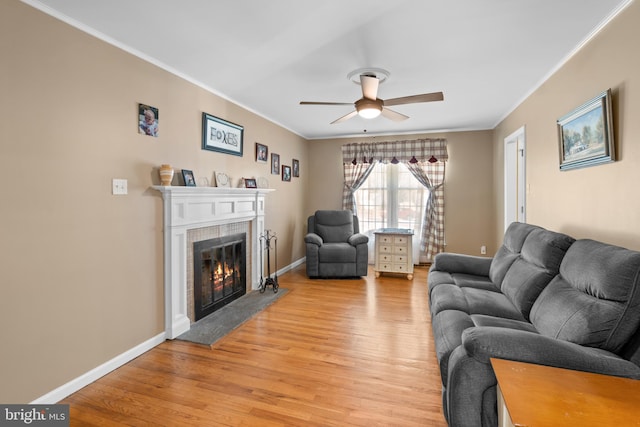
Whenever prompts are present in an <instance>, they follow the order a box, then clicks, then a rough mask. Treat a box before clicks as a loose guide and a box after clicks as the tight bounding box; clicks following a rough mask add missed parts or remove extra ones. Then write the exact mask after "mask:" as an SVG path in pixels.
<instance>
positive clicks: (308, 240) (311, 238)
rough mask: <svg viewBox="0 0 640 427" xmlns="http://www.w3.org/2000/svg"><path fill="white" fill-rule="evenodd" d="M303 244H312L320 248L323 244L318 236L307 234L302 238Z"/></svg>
mask: <svg viewBox="0 0 640 427" xmlns="http://www.w3.org/2000/svg"><path fill="white" fill-rule="evenodd" d="M304 242H305V243H313V244H314V245H317V246H322V243H323V241H322V237H320V236H318V235H317V234H316V233H308V234H307V235H306V236H304Z"/></svg>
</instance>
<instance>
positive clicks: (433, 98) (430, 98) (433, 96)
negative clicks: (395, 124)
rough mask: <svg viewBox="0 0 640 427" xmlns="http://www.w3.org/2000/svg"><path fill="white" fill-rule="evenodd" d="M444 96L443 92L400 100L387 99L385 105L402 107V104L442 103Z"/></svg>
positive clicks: (401, 98)
mask: <svg viewBox="0 0 640 427" xmlns="http://www.w3.org/2000/svg"><path fill="white" fill-rule="evenodd" d="M443 99H444V95H443V94H442V92H433V93H424V94H422V95H412V96H403V97H400V98H391V99H385V100H384V105H401V104H415V103H417V102H433V101H442V100H443Z"/></svg>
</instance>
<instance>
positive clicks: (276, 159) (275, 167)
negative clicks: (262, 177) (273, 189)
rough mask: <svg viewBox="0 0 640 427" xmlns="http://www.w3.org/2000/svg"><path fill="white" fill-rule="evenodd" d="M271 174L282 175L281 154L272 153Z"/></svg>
mask: <svg viewBox="0 0 640 427" xmlns="http://www.w3.org/2000/svg"><path fill="white" fill-rule="evenodd" d="M271 174H272V175H280V154H276V153H271Z"/></svg>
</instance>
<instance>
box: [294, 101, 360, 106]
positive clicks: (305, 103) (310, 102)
mask: <svg viewBox="0 0 640 427" xmlns="http://www.w3.org/2000/svg"><path fill="white" fill-rule="evenodd" d="M300 105H353V102H312V101H300Z"/></svg>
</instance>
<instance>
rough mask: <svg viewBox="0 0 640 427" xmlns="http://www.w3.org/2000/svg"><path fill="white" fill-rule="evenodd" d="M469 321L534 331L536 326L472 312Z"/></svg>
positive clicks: (483, 324)
mask: <svg viewBox="0 0 640 427" xmlns="http://www.w3.org/2000/svg"><path fill="white" fill-rule="evenodd" d="M471 321H472V322H473V324H474V325H475V326H494V327H497V328H507V329H516V330H518V331H526V332H535V333H537V332H538V331H536V328H535V327H534V326H533V325H532V324H531V323H529V322H525V321H522V320H514V319H503V318H501V317H495V316H487V315H484V314H472V315H471Z"/></svg>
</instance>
